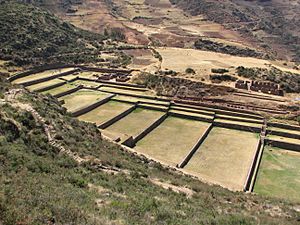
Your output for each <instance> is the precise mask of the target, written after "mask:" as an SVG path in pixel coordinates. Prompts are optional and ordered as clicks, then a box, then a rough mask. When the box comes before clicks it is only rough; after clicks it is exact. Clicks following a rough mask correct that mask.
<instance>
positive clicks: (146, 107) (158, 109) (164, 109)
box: [138, 103, 169, 112]
mask: <svg viewBox="0 0 300 225" xmlns="http://www.w3.org/2000/svg"><path fill="white" fill-rule="evenodd" d="M138 107H139V108H143V109H149V110H155V111H161V112H167V111H168V110H169V109H168V107H167V106H166V107H165V108H161V107H155V106H151V105H140V104H139V103H138Z"/></svg>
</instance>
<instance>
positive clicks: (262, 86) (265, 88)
mask: <svg viewBox="0 0 300 225" xmlns="http://www.w3.org/2000/svg"><path fill="white" fill-rule="evenodd" d="M249 87H250V90H251V91H256V92H262V93H265V94H271V95H278V96H284V92H283V90H282V89H280V86H279V84H275V83H272V82H268V81H251V83H250V81H244V80H238V81H237V82H236V83H235V88H237V89H244V90H249Z"/></svg>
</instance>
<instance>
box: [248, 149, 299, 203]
mask: <svg viewBox="0 0 300 225" xmlns="http://www.w3.org/2000/svg"><path fill="white" fill-rule="evenodd" d="M254 192H256V193H259V194H263V195H269V196H273V197H280V198H287V199H289V200H291V201H300V152H295V151H288V150H285V149H279V148H274V147H270V146H266V147H265V149H264V153H263V157H262V162H261V165H260V170H259V172H258V177H257V181H256V185H255V187H254Z"/></svg>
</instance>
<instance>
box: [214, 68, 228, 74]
mask: <svg viewBox="0 0 300 225" xmlns="http://www.w3.org/2000/svg"><path fill="white" fill-rule="evenodd" d="M211 72H212V73H221V74H223V73H228V72H229V70H227V69H211Z"/></svg>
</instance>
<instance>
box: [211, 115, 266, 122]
mask: <svg viewBox="0 0 300 225" xmlns="http://www.w3.org/2000/svg"><path fill="white" fill-rule="evenodd" d="M216 119H226V120H232V121H240V122H247V123H256V124H263V120H261V121H252V120H247V119H244V118H242V117H232V118H227V117H224V116H222V115H218V114H216Z"/></svg>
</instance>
